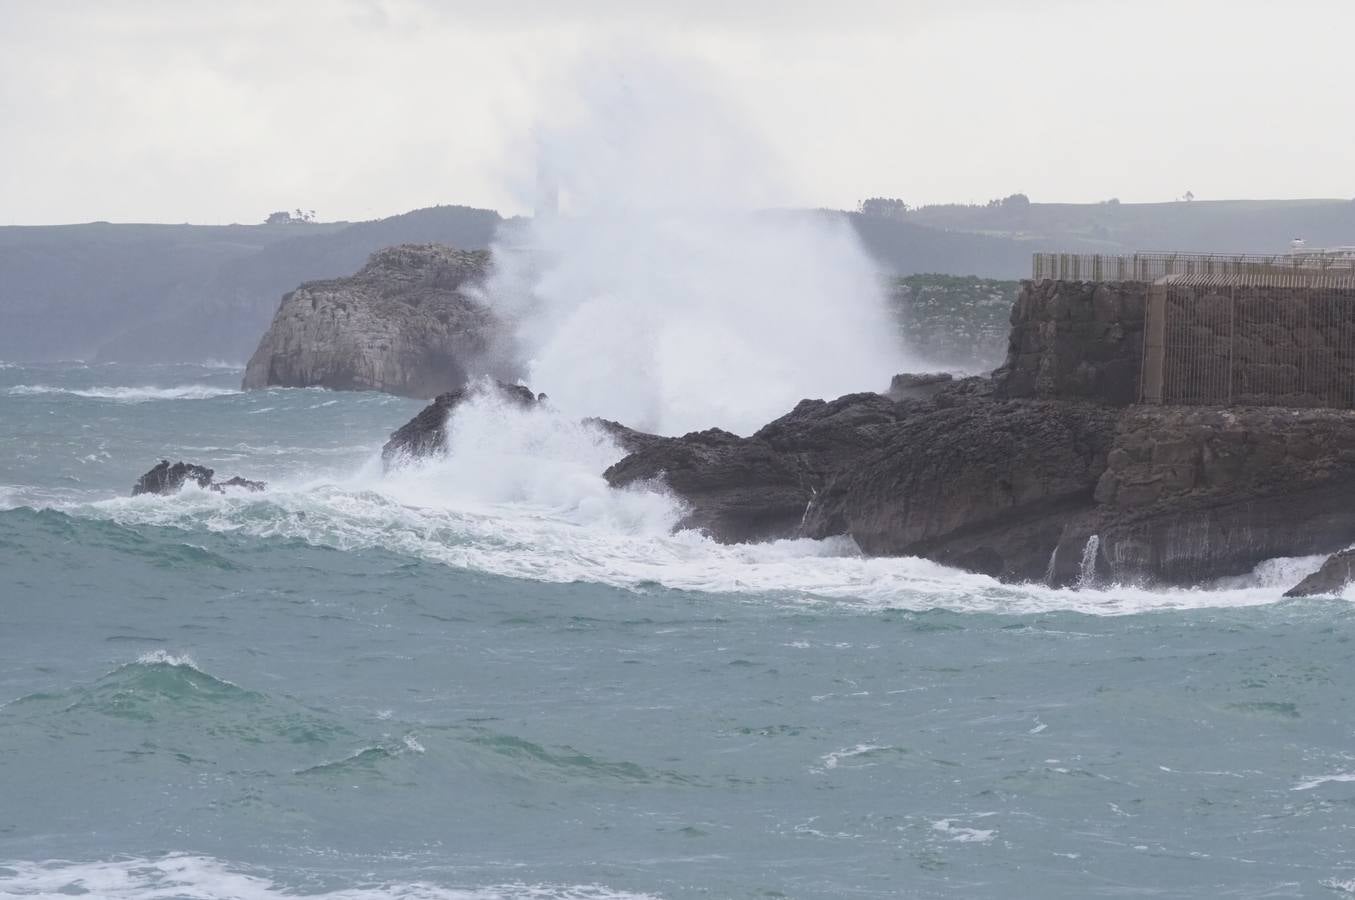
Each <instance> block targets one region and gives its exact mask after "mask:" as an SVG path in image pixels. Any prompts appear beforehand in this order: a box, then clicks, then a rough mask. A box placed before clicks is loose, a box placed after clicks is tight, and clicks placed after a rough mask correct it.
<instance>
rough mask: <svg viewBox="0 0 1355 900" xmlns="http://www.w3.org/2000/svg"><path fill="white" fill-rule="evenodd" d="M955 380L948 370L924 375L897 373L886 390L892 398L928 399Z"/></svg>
mask: <svg viewBox="0 0 1355 900" xmlns="http://www.w3.org/2000/svg"><path fill="white" fill-rule="evenodd" d="M954 380H955V376H954V375H951V374H950V373H948V372H933V373H926V374H922V375H912V374H906V375H895V376H894V377H893V378H892V379H890V382H889V390H888V391H886V392H885V396H887V397H888V398H889V399H891V400H927V399H930V398H931V397H935V396H936V395H937V394H939V393H940V392H941V391H942V390H943V389H945V388H946V387H947V386H949V385H950V384H951V383H952V382H953V381H954Z"/></svg>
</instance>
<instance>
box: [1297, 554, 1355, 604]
mask: <svg viewBox="0 0 1355 900" xmlns="http://www.w3.org/2000/svg"><path fill="white" fill-rule="evenodd" d="M1351 581H1355V550H1342V551H1341V552H1340V553H1334V554H1332V555H1331V556H1330V557H1328V558H1327V561H1326V562H1324V563H1323V564H1322V568H1320V569H1318V570H1317V571H1316V572H1314V573H1313V574H1311V575H1309V576H1308V577H1307V578H1305V579H1303V580H1302V581H1300V582H1299V583H1298V584H1296V585H1295V586H1294V587H1292V588H1290V589H1289V590H1288V591H1286V592H1285V596H1286V597H1319V596H1332V595H1336V594H1340V593H1341V592H1342V591H1343V590H1344V589H1345V586H1346V585H1347V584H1350V582H1351Z"/></svg>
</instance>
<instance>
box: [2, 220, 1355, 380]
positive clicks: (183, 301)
mask: <svg viewBox="0 0 1355 900" xmlns="http://www.w3.org/2000/svg"><path fill="white" fill-rule="evenodd" d="M1020 200H1021V202H1006V203H999V204H993V205H983V206H963V205H944V206H928V207H923V208H921V209H916V210H909V211H907V212H905V213H903V214H902V216H901V217H897V218H896V217H886V216H882V215H863V214H861V213H846V212H839V211H832V210H818V211H800V212H793V213H789V214H794V215H826V216H840V217H844V218H845V219H846V220H847V221H848V222H850V224H851V225H852V227H853V228H854V229H855V230H856V232H857V234H859V235H860V237H861V241H862V243H863V245H864V246H865V248H866V249H867V250H868V251H869V252H870V254H871V255H872V256H873V257H874V258H875V259H876V260H877V261H878V262H879V264H880V266H881V268H883V269H884V270H885V271H886V272H887V273H889V274H891V275H897V276H908V275H916V274H920V273H939V274H942V275H974V276H979V277H981V278H985V279H1016V278H1023V277H1026V275H1027V274H1028V273H1029V271H1030V256H1031V253H1033V252H1036V251H1047V250H1066V251H1072V252H1084V253H1086V252H1108V253H1118V252H1130V251H1134V250H1164V249H1177V250H1194V251H1215V252H1228V251H1275V252H1282V251H1284V250H1286V249H1288V247H1289V242H1290V240H1292V239H1293V238H1295V237H1301V238H1304V239H1305V240H1306V241H1307V242H1308V245H1309V246H1313V247H1316V246H1340V245H1350V244H1355V201H1349V200H1303V201H1284V200H1260V201H1252V200H1228V201H1213V202H1208V201H1202V200H1196V201H1193V202H1178V203H1147V204H1131V203H1123V204H1121V203H1093V204H1066V203H1030V202H1028V201H1026V200H1025V199H1024V198H1020ZM890 211H894V210H892V209H891V210H890ZM502 222H503V219H502V218H501V217H500V216H499V214H498V213H496V212H494V211H493V210H487V209H472V208H469V207H464V206H435V207H430V208H428V209H419V210H415V211H413V212H409V213H405V214H404V215H399V216H392V217H390V218H387V219H378V220H375V221H371V222H355V223H349V222H332V223H305V224H300V223H284V224H275V225H227V226H197V225H131V224H129V225H121V224H119V225H110V224H108V223H106V222H103V223H97V222H96V223H90V224H85V225H60V226H44V227H21V226H10V227H0V359H8V360H43V359H62V358H64V359H89V360H103V361H111V360H118V361H127V362H175V361H197V360H203V359H220V360H226V361H232V362H242V361H244V360H245V359H247V358H248V357H249V356H250V354H251V353H252V352H253V351H254V349H255V347H256V346H257V344H258V341H259V338H260V336H261V335H262V334H263V333H264V331H265V330H266V329H267V328H268V324H269V322H270V321H271V319H272V317H273V313H274V312H275V311H276V310H277V308H278V303H279V301H280V300H281V298H282V295H283V294H285V293H287V292H288V291H291V290H292V289H293V288H295V287H297V286H298V285H300V284H301V283H302V282H304V281H311V280H315V279H322V278H335V277H341V276H346V275H350V274H352V273H353V272H356V271H357V270H358V269H360V268H361V267H362V266H363V264H364V263H365V262H366V261H367V258H368V256H370V255H371V254H372V253H373V252H375V251H376V250H379V249H381V248H383V247H388V246H392V245H394V244H403V243H445V244H451V245H453V246H455V247H459V248H461V249H464V250H477V249H483V248H485V247H487V246H489V243H490V241H491V240H492V239H493V236H494V233H495V231H496V229H497V228H498V227H499V225H500V224H501V223H502Z"/></svg>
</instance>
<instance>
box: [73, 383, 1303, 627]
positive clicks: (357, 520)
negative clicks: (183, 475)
mask: <svg viewBox="0 0 1355 900" xmlns="http://www.w3.org/2000/svg"><path fill="white" fill-rule="evenodd" d="M448 440H449V449H450V453H449V455H448V456H447V457H446V458H442V459H434V460H428V461H424V462H421V463H419V464H415V465H410V466H407V467H404V468H401V469H397V470H395V471H393V472H391V473H390V474H388V475H383V474H382V472H381V466H380V462H379V461H378V460H376V459H375V458H373V459H372V460H370V461H369V462H368V463H367V464H366V465H365V466H363V467H362V469H361V470H360V471H358V472H356V473H354V474H352V475H351V476H348V477H346V478H342V479H337V480H336V479H329V480H314V479H308V478H306V477H305V476H304V475H300V476H296V477H294V478H292V479H287V478H282V479H280V480H274V481H273V482H272V483H271V484H270V485H269V489H268V490H267V491H265V492H263V493H260V494H244V493H236V494H226V495H222V494H217V493H214V492H210V491H202V490H197V489H194V488H191V487H189V488H186V489H185V490H183V491H182V492H180V493H179V494H178V495H176V496H172V497H159V496H153V495H142V496H140V497H136V498H126V497H123V498H117V499H113V500H107V501H101V502H98V503H94V504H87V505H81V506H68V507H65V508H66V509H68V510H69V511H71V512H73V513H75V514H77V515H95V516H99V517H110V518H112V519H114V520H116V521H120V522H124V523H128V524H150V525H166V526H174V527H180V528H184V529H187V530H200V529H206V530H209V531H219V532H240V533H244V534H251V535H256V536H258V537H263V538H298V539H301V540H304V541H307V542H309V543H312V544H316V545H319V546H327V547H336V548H339V549H346V550H361V549H384V550H388V551H391V552H395V553H400V554H405V555H409V556H412V557H417V558H420V559H425V560H429V561H434V562H439V563H444V564H447V565H450V566H455V567H459V568H466V569H472V570H476V571H482V572H488V573H491V574H495V575H503V576H508V577H515V578H528V579H534V580H539V581H549V582H572V581H586V582H593V583H598V584H604V585H610V586H615V587H621V588H630V589H646V588H649V587H655V586H657V587H664V588H672V589H678V590H690V591H701V592H710V593H730V594H756V595H764V596H767V597H772V598H774V599H775V600H776V601H778V602H786V603H805V602H834V603H838V604H841V605H843V606H844V607H847V608H852V609H861V610H878V609H886V608H898V609H911V610H927V609H934V608H942V609H951V610H957V611H965V612H997V613H1039V612H1050V611H1058V610H1072V611H1077V612H1081V613H1086V614H1091V615H1107V616H1114V615H1127V614H1135V613H1142V612H1149V611H1153V610H1167V609H1194V608H1222V607H1242V606H1255V605H1261V604H1268V603H1275V602H1277V601H1279V600H1280V598H1281V594H1282V592H1283V590H1284V589H1285V588H1287V587H1289V586H1292V584H1293V583H1294V582H1296V581H1297V580H1298V577H1301V576H1296V577H1293V578H1292V579H1288V578H1286V579H1285V580H1283V581H1278V582H1277V581H1276V579H1275V578H1274V576H1273V571H1275V570H1276V569H1277V566H1274V565H1272V566H1268V567H1266V573H1265V574H1263V575H1261V576H1257V577H1254V578H1253V579H1250V580H1245V579H1243V580H1236V581H1235V583H1233V584H1232V586H1230V587H1227V588H1226V589H1216V590H1205V589H1147V588H1140V587H1131V586H1116V585H1101V586H1098V587H1096V588H1095V589H1086V588H1084V589H1081V590H1074V589H1051V588H1047V587H1044V586H1043V585H1004V584H1001V583H999V582H998V581H996V580H994V579H992V578H989V577H987V576H984V575H976V574H972V573H968V572H961V571H958V570H955V569H949V568H946V567H945V566H941V565H939V564H937V563H933V562H930V561H927V560H924V559H917V558H910V557H904V558H897V557H896V558H882V557H876V558H868V557H865V556H863V555H862V554H861V553H860V552H859V550H858V549H857V547H856V546H855V544H854V543H853V542H852V541H851V540H849V539H847V538H834V539H828V540H822V541H817V540H807V539H799V540H782V541H774V542H770V543H763V544H734V545H725V544H719V543H716V542H714V541H712V540H710V539H708V538H706V537H704V536H703V535H701V534H698V533H696V532H692V531H680V532H676V533H674V532H673V531H672V529H673V528H674V526H675V525H676V524H677V523H678V522H679V521H680V520H681V517H682V514H683V509H682V505H681V503H680V502H678V501H677V500H676V499H674V498H673V497H672V496H671V495H669V494H668V493H666V492H665V491H664V490H663V488H662V486H661V485H651V486H647V487H636V488H632V489H627V490H615V489H613V488H611V487H609V486H608V485H607V483H606V481H605V479H604V478H603V477H602V474H601V473H602V472H603V471H605V470H606V468H607V467H608V466H609V465H610V464H611V463H613V462H615V461H617V460H619V459H620V458H622V456H624V451H623V450H622V449H621V448H620V447H618V446H617V445H616V444H615V443H614V442H613V441H612V440H611V439H610V437H609V436H607V435H606V434H605V433H603V432H601V431H600V430H598V429H596V428H594V427H592V426H590V425H585V424H583V423H582V422H580V421H579V420H578V419H576V418H575V417H573V416H571V415H566V414H564V413H562V412H560V411H558V410H554V409H550V408H536V409H521V408H518V407H516V406H514V405H512V404H505V403H504V402H503V401H501V400H498V399H496V398H495V397H493V396H484V397H480V398H477V399H475V400H473V401H471V402H469V403H467V404H464V405H463V406H462V407H460V408H459V409H458V410H457V412H456V413H455V414H454V415H453V417H452V419H451V421H450V422H449V438H448ZM1300 565H1303V564H1300ZM1279 568H1283V567H1279ZM1310 570H1311V569H1309V571H1310ZM1305 574H1306V573H1305Z"/></svg>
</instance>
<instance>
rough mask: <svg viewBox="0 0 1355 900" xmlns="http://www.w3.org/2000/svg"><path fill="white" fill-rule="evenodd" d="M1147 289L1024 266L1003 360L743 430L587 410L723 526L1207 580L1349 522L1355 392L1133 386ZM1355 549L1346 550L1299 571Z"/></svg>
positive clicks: (435, 434) (718, 528)
mask: <svg viewBox="0 0 1355 900" xmlns="http://www.w3.org/2000/svg"><path fill="white" fill-rule="evenodd" d="M1143 296H1144V288H1143V286H1142V285H1133V284H1124V285H1121V284H1114V285H1092V284H1083V283H1072V282H1046V283H1041V284H1035V285H1031V284H1028V285H1027V286H1026V287H1025V289H1024V290H1023V292H1022V296H1021V299H1020V300H1019V301H1018V303H1017V305H1016V308H1015V309H1014V310H1013V314H1012V321H1013V330H1012V334H1011V339H1010V346H1009V352H1008V357H1007V362H1006V364H1005V365H1004V366H1003V367H1002V368H1001V369H999V370H998V371H997V372H995V373H994V376H993V378H991V379H989V378H966V379H959V380H956V379H952V378H949V377H946V376H935V375H922V376H918V375H900V376H898V377H896V378H895V379H894V382H893V384H892V385H891V386H890V389H889V391H888V393H887V394H874V393H865V394H852V395H848V396H845V397H840V398H838V399H836V400H832V401H823V400H804V401H801V402H800V404H799V405H797V406H796V407H795V409H794V410H792V411H791V412H789V413H787V414H786V415H785V416H782V417H781V418H779V419H777V420H775V421H774V422H771V423H769V424H767V425H766V426H764V427H763V428H762V429H760V430H759V431H758V432H756V433H755V434H753V435H750V436H748V437H740V436H738V435H734V434H730V433H729V432H726V431H721V430H719V429H709V430H707V431H700V432H693V433H691V434H687V435H684V436H682V437H661V436H657V435H647V434H643V433H641V432H636V431H633V430H631V429H628V428H626V427H625V426H623V425H620V424H618V423H615V422H606V421H602V420H593V421H595V422H596V424H597V425H598V426H599V427H601V428H603V429H604V430H606V431H607V432H608V433H609V434H611V435H612V436H613V437H614V438H615V439H616V440H617V441H618V443H620V444H621V445H622V446H623V447H624V448H625V449H626V450H627V451H629V455H627V456H626V457H625V458H623V459H621V460H620V461H618V462H617V463H615V464H614V465H612V466H611V467H610V468H609V469H607V471H606V472H605V473H604V475H605V477H606V479H607V481H608V483H609V484H611V485H612V486H614V487H618V488H624V487H628V486H633V485H642V484H652V483H662V484H664V485H666V486H667V488H668V489H669V490H670V491H672V492H673V493H674V494H675V495H676V496H677V497H679V498H680V499H681V500H682V501H683V502H684V504H685V506H686V510H687V512H686V515H685V517H684V519H683V520H682V521H681V523H680V524H679V527H683V528H697V529H700V530H702V531H704V532H706V533H707V534H708V535H710V536H711V537H712V538H714V539H716V540H719V541H725V542H742V541H758V540H772V539H778V538H790V537H810V538H824V537H829V536H834V535H847V536H850V537H851V538H853V539H854V540H855V541H856V543H857V544H858V545H859V546H860V547H861V549H862V550H863V551H865V552H866V553H869V554H875V555H891V556H894V555H916V556H923V557H926V558H928V559H932V560H936V561H937V562H941V563H944V564H946V565H952V566H957V567H961V568H965V569H968V570H971V571H976V572H982V573H986V574H989V575H992V576H994V577H997V578H1000V579H1003V580H1007V581H1041V580H1043V581H1046V582H1048V583H1050V584H1053V585H1060V586H1062V585H1071V584H1079V583H1082V582H1083V581H1084V580H1085V579H1086V578H1087V577H1088V576H1092V577H1094V578H1096V579H1100V580H1105V581H1107V582H1155V583H1164V584H1178V585H1196V584H1203V583H1207V582H1210V581H1212V580H1214V579H1217V578H1220V577H1223V576H1229V575H1240V574H1246V573H1247V572H1250V571H1251V570H1252V569H1253V568H1254V567H1255V566H1256V565H1257V564H1258V563H1260V562H1261V561H1263V560H1266V559H1270V558H1273V557H1279V556H1302V555H1310V554H1318V553H1331V552H1334V551H1337V550H1340V549H1342V548H1344V547H1348V546H1350V545H1351V544H1352V543H1355V411H1347V410H1329V409H1289V408H1233V409H1221V408H1211V407H1203V406H1135V405H1131V404H1132V401H1133V400H1134V397H1135V394H1136V390H1137V384H1138V372H1139V366H1140V359H1141V355H1142V351H1141V337H1140V335H1139V334H1138V332H1141V330H1142V319H1143ZM517 390H520V391H522V394H523V402H530V400H531V393H530V391H526V390H525V389H517ZM462 399H464V397H463V396H462V395H460V394H451V395H447V399H446V400H445V401H444V400H443V398H439V401H438V403H435V404H434V405H433V406H430V407H429V408H428V409H427V410H425V411H424V412H423V413H420V416H419V417H418V418H416V419H415V420H414V422H411V423H410V424H409V425H406V426H405V427H404V428H402V429H401V430H400V431H398V432H396V434H395V435H394V436H393V437H392V441H391V443H389V444H388V445H387V450H388V451H389V452H390V453H408V454H410V455H420V454H423V453H427V452H436V451H438V450H441V449H443V448H444V447H445V445H446V435H445V422H446V415H447V412H446V411H447V409H450V408H451V406H453V405H454V404H455V403H458V402H460V401H461V400H462ZM439 404H441V405H439ZM1084 557H1085V559H1084ZM1352 566H1355V559H1352V558H1350V557H1344V556H1338V557H1334V558H1333V560H1332V561H1330V562H1329V564H1328V566H1327V567H1324V569H1323V573H1320V574H1319V576H1315V578H1314V579H1309V581H1306V582H1305V583H1304V586H1303V589H1304V590H1305V591H1307V590H1315V589H1320V590H1323V591H1329V590H1332V587H1331V585H1333V584H1335V583H1336V582H1337V581H1340V582H1342V583H1344V580H1345V579H1347V578H1348V576H1349V575H1350V573H1351V569H1352ZM1088 570H1090V571H1088ZM1310 582H1311V583H1310ZM1315 585H1316V586H1317V587H1314V586H1315ZM1296 590H1298V589H1296Z"/></svg>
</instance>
